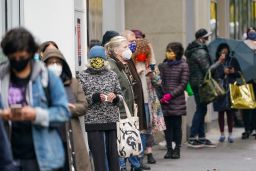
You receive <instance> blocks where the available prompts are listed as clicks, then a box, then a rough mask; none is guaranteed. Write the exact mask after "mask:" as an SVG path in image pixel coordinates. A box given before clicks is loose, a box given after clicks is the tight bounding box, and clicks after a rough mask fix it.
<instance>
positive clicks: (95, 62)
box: [91, 58, 104, 69]
mask: <svg viewBox="0 0 256 171" xmlns="http://www.w3.org/2000/svg"><path fill="white" fill-rule="evenodd" d="M103 66H104V60H103V59H102V58H93V59H91V67H92V68H95V69H100V68H102V67H103Z"/></svg>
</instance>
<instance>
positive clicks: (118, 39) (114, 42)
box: [105, 36, 128, 56]
mask: <svg viewBox="0 0 256 171" xmlns="http://www.w3.org/2000/svg"><path fill="white" fill-rule="evenodd" d="M124 41H127V42H128V40H127V39H126V38H125V37H123V36H115V37H113V38H112V39H111V40H110V41H109V42H108V43H107V44H106V45H105V49H106V51H107V54H108V55H109V56H111V55H114V56H116V54H115V52H114V49H115V48H118V47H119V46H120V45H121V43H122V42H124Z"/></svg>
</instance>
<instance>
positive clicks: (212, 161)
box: [151, 128, 256, 171]
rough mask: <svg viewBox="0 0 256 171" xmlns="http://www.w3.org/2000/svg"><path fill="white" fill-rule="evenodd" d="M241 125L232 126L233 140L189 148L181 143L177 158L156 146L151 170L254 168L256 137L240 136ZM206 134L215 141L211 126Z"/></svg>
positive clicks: (231, 170) (243, 170) (235, 170)
mask: <svg viewBox="0 0 256 171" xmlns="http://www.w3.org/2000/svg"><path fill="white" fill-rule="evenodd" d="M242 132H243V129H241V128H239V129H238V128H237V129H234V137H235V143H233V144H229V143H228V142H224V143H218V146H217V148H212V149H209V148H202V149H191V148H188V147H186V145H183V147H182V149H181V159H180V160H172V159H169V160H167V159H163V156H164V154H165V150H163V149H160V148H159V147H158V146H156V149H157V150H155V157H156V160H157V164H156V165H151V166H152V167H151V170H152V171H208V170H209V171H215V170H214V169H216V171H254V170H255V166H256V143H255V142H256V140H255V139H254V137H252V136H251V137H250V139H249V140H242V139H241V138H240V136H241V133H242ZM208 135H209V136H208V137H209V138H210V139H211V140H213V141H214V142H217V141H218V137H219V132H218V130H217V129H212V130H210V132H208Z"/></svg>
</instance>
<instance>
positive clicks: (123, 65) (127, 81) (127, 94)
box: [105, 36, 143, 171]
mask: <svg viewBox="0 0 256 171" xmlns="http://www.w3.org/2000/svg"><path fill="white" fill-rule="evenodd" d="M105 49H106V51H107V53H108V55H109V59H108V62H109V64H110V66H111V70H112V71H114V72H115V73H116V74H117V76H118V80H119V82H120V85H121V89H122V92H123V95H124V98H125V101H126V103H127V105H128V108H129V110H130V111H131V113H134V104H135V94H134V91H133V85H134V84H136V80H135V78H134V76H133V73H132V71H131V70H130V69H129V66H128V63H129V61H130V60H131V56H132V52H131V50H130V49H129V43H128V41H127V39H126V38H125V37H123V36H116V37H114V38H112V39H111V40H110V41H109V42H108V43H107V44H106V46H105ZM120 115H121V118H125V117H126V112H125V109H124V106H123V105H121V106H120ZM127 159H128V161H129V162H130V163H131V167H132V170H134V171H140V170H143V168H142V167H141V163H140V161H139V158H138V156H131V157H128V158H127ZM127 159H125V158H119V164H120V168H121V171H126V170H127V169H126V160H127Z"/></svg>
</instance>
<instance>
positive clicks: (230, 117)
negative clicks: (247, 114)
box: [218, 110, 235, 133]
mask: <svg viewBox="0 0 256 171" xmlns="http://www.w3.org/2000/svg"><path fill="white" fill-rule="evenodd" d="M225 113H226V114H227V123H228V132H229V133H232V130H233V123H234V115H235V112H234V111H232V110H227V111H221V112H219V113H218V114H219V117H218V121H219V127H220V132H224V125H225V119H224V115H225Z"/></svg>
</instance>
